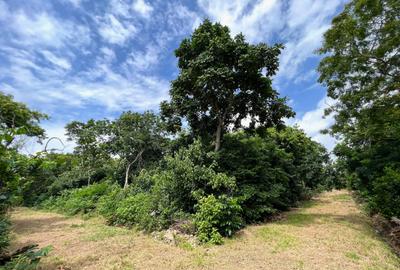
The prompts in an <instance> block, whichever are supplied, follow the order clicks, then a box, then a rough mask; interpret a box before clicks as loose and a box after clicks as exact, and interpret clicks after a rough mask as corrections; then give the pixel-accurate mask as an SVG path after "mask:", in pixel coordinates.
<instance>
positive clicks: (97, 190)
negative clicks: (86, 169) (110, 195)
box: [41, 182, 110, 215]
mask: <svg viewBox="0 0 400 270" xmlns="http://www.w3.org/2000/svg"><path fill="white" fill-rule="evenodd" d="M109 190H110V185H109V184H108V183H107V182H102V183H96V184H92V185H90V186H87V187H83V188H77V189H71V190H65V191H63V192H62V194H61V196H58V197H50V198H49V199H47V200H45V201H44V202H43V203H42V204H41V205H42V207H44V208H47V209H50V210H59V211H62V212H63V213H66V214H69V215H74V214H78V213H81V214H87V213H91V212H94V210H95V208H96V204H97V202H98V200H99V199H100V197H101V196H103V195H104V194H106V193H107V192H109Z"/></svg>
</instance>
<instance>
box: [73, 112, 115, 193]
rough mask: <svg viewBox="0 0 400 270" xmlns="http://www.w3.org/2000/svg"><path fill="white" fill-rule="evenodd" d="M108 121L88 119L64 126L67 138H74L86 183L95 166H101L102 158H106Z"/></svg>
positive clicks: (88, 182)
mask: <svg viewBox="0 0 400 270" xmlns="http://www.w3.org/2000/svg"><path fill="white" fill-rule="evenodd" d="M109 126H110V123H109V121H107V120H100V121H95V120H93V119H90V120H89V121H88V122H87V123H82V122H78V121H73V122H71V123H69V124H68V125H67V126H66V130H67V135H68V137H69V140H75V142H76V144H77V146H76V147H75V150H74V152H75V154H77V155H78V156H79V157H80V167H81V168H82V170H84V171H86V173H87V184H88V185H90V183H91V178H92V175H93V173H94V171H95V170H96V168H98V167H100V166H101V163H102V161H103V160H104V159H106V158H108V157H109V155H108V152H107V150H108V149H107V140H108V138H107V136H106V135H107V132H108V130H107V129H108V128H109Z"/></svg>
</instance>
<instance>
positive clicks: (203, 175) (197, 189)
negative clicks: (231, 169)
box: [135, 141, 236, 225]
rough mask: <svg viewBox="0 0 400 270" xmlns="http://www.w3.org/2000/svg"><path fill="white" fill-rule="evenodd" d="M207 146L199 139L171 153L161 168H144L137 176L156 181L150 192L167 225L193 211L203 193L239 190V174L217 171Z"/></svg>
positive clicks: (222, 192) (137, 180)
mask: <svg viewBox="0 0 400 270" xmlns="http://www.w3.org/2000/svg"><path fill="white" fill-rule="evenodd" d="M204 148H205V147H204V146H203V145H201V143H200V142H199V141H196V142H195V143H193V144H192V145H190V146H189V147H188V148H181V149H179V151H177V152H176V153H175V154H174V155H167V156H166V157H165V158H164V159H163V161H162V164H161V166H160V167H159V168H158V169H156V170H153V171H151V172H142V173H141V174H140V175H139V176H138V177H137V179H135V182H137V183H145V185H146V186H147V185H148V183H152V187H151V189H150V191H149V192H150V193H151V194H152V196H153V197H154V201H155V202H156V206H155V207H156V209H155V210H156V213H157V215H158V217H159V218H160V219H162V220H163V223H164V224H165V225H167V224H168V223H169V224H171V223H173V222H174V220H175V219H177V218H181V216H182V213H187V214H193V213H194V211H195V209H194V206H195V205H196V204H197V202H198V200H199V199H200V198H201V197H203V196H207V195H210V194H215V195H220V194H231V193H232V192H233V191H234V190H235V188H236V184H235V178H233V177H229V176H227V175H226V174H224V173H218V172H216V171H215V168H216V167H217V164H216V163H215V161H213V160H212V158H211V157H210V156H209V155H208V154H207V153H206V152H205V151H204ZM143 178H146V179H147V180H145V179H143ZM136 189H137V188H136ZM142 190H145V189H142Z"/></svg>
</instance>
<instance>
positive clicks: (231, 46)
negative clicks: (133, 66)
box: [161, 20, 294, 151]
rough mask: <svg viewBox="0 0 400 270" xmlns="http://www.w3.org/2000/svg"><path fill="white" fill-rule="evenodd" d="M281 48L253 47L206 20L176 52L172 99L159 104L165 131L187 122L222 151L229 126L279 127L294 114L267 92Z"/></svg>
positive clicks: (277, 95)
mask: <svg viewBox="0 0 400 270" xmlns="http://www.w3.org/2000/svg"><path fill="white" fill-rule="evenodd" d="M282 48H283V46H282V45H280V44H276V45H274V46H268V45H267V44H265V43H260V44H257V45H252V44H249V43H248V42H246V40H245V38H244V36H243V35H242V34H239V35H237V36H235V37H231V35H230V31H229V28H228V27H226V26H222V25H221V24H219V23H212V22H210V21H209V20H205V21H204V22H203V23H202V24H201V25H200V26H199V27H198V28H197V29H196V30H195V31H194V32H193V34H192V36H191V37H189V38H186V39H184V40H183V41H182V43H181V44H180V46H179V48H178V49H177V50H176V51H175V55H176V57H178V67H179V70H180V73H179V75H178V78H177V79H176V80H174V81H173V82H172V87H171V90H170V95H171V101H170V102H163V103H162V104H161V112H162V116H163V117H164V118H165V119H167V120H168V121H169V123H170V127H172V128H179V127H180V126H181V118H185V120H187V121H188V123H189V125H190V127H191V129H192V131H193V132H194V134H195V135H200V136H213V137H214V141H215V150H216V151H218V150H219V149H220V147H221V140H222V136H223V133H224V132H226V131H227V129H228V128H230V127H232V128H240V127H243V125H242V122H243V120H245V119H248V120H249V122H250V128H253V127H255V126H256V125H259V126H266V127H271V126H279V125H283V121H282V119H283V118H284V117H291V116H293V115H294V113H293V111H292V110H291V109H290V108H289V107H288V106H287V105H286V104H285V101H286V100H285V98H280V97H279V94H278V93H277V91H275V90H274V89H273V88H272V79H271V77H272V76H273V75H275V73H276V72H277V70H278V64H279V63H278V57H279V54H280V52H281V50H282Z"/></svg>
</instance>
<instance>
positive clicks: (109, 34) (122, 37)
mask: <svg viewBox="0 0 400 270" xmlns="http://www.w3.org/2000/svg"><path fill="white" fill-rule="evenodd" d="M99 25H100V26H99V33H100V35H101V36H102V37H103V38H104V39H105V40H106V41H107V42H109V43H113V44H119V45H122V44H123V43H125V41H127V40H128V39H129V38H132V37H133V35H134V34H135V33H136V32H137V30H136V27H135V26H134V25H132V24H125V23H123V22H121V21H119V20H118V19H117V18H116V17H115V16H114V15H112V14H108V15H106V16H105V18H102V19H100V22H99Z"/></svg>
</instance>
